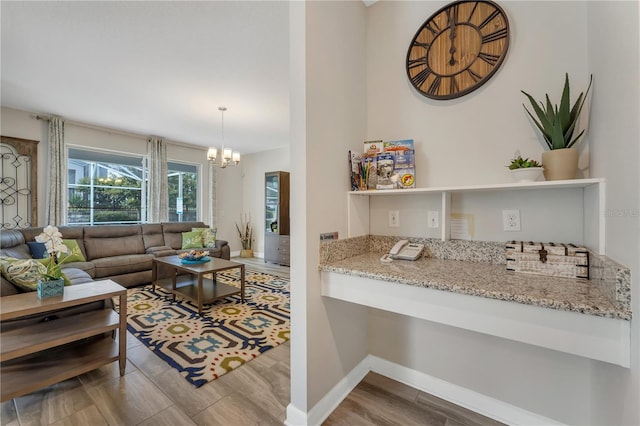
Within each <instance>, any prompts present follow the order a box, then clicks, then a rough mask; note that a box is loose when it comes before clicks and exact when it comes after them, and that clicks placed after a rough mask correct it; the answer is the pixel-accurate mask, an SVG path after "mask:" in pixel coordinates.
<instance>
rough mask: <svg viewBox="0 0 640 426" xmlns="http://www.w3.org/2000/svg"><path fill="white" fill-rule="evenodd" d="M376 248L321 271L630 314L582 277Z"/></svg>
mask: <svg viewBox="0 0 640 426" xmlns="http://www.w3.org/2000/svg"><path fill="white" fill-rule="evenodd" d="M381 256H382V254H381V253H375V252H365V253H362V254H358V255H355V256H351V257H347V258H345V259H342V260H336V261H330V262H327V263H322V264H321V265H320V270H321V271H326V272H336V273H341V274H347V275H353V276H359V277H364V278H372V279H376V280H382V281H389V282H395V283H400V284H407V285H413V286H418V287H425V288H431V289H435V290H442V291H449V292H454V293H461V294H467V295H471V296H480V297H488V298H491V299H498V300H506V301H511V302H518V303H523V304H527V305H533V306H540V307H543V308H551V309H559V310H564V311H573V312H580V313H583V314H588V315H595V316H601V317H607V318H614V319H623V320H630V319H631V312H629V311H628V310H624V309H620V308H618V307H616V306H615V305H614V304H613V303H612V302H611V301H610V300H609V299H608V298H607V297H605V296H604V295H603V294H602V293H601V292H600V291H599V290H598V288H597V287H595V286H594V285H592V283H590V282H589V281H587V280H579V279H570V278H558V277H548V276H540V275H528V274H519V273H514V272H509V271H507V270H506V268H505V265H501V264H491V263H482V262H469V261H459V260H444V259H436V258H427V257H423V258H422V259H419V260H417V261H405V260H395V261H393V262H392V263H382V262H380V257H381Z"/></svg>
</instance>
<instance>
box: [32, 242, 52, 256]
mask: <svg viewBox="0 0 640 426" xmlns="http://www.w3.org/2000/svg"><path fill="white" fill-rule="evenodd" d="M27 245H28V246H29V252H30V253H31V257H33V258H34V259H44V258H45V257H49V252H48V251H47V246H45V245H44V243H39V242H37V241H29V242H28V243H27Z"/></svg>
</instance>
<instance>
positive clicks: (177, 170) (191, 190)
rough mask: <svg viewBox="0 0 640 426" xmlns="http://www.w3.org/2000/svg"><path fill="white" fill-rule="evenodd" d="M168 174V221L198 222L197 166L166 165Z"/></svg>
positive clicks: (172, 163)
mask: <svg viewBox="0 0 640 426" xmlns="http://www.w3.org/2000/svg"><path fill="white" fill-rule="evenodd" d="M167 171H168V174H169V221H170V222H190V221H197V220H198V166H195V165H192V164H182V163H174V162H168V163H167Z"/></svg>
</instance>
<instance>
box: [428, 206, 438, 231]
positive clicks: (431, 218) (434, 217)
mask: <svg viewBox="0 0 640 426" xmlns="http://www.w3.org/2000/svg"><path fill="white" fill-rule="evenodd" d="M427 221H428V227H429V228H438V227H439V226H440V224H439V221H438V211H437V210H429V213H428V214H427Z"/></svg>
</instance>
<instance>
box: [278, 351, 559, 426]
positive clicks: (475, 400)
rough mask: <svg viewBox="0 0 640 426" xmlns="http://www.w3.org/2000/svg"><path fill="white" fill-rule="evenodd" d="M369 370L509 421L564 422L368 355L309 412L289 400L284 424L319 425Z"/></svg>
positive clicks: (530, 422) (555, 423)
mask: <svg viewBox="0 0 640 426" xmlns="http://www.w3.org/2000/svg"><path fill="white" fill-rule="evenodd" d="M369 371H373V372H375V373H378V374H381V375H383V376H385V377H388V378H390V379H393V380H396V381H398V382H401V383H404V384H406V385H408V386H411V387H413V388H416V389H419V390H421V391H423V392H426V393H429V394H431V395H434V396H437V397H438V398H442V399H444V400H446V401H449V402H451V403H453V404H456V405H459V406H461V407H464V408H467V409H469V410H472V411H474V412H476V413H479V414H482V415H484V416H487V417H489V418H492V419H494V420H497V421H499V422H502V423H506V424H509V425H523V426H524V425H532V426H533V425H563V424H564V423H561V422H558V421H556V420H553V419H549V418H547V417H544V416H541V415H538V414H536V413H532V412H530V411H527V410H523V409H522V408H519V407H516V406H514V405H511V404H508V403H506V402H503V401H500V400H498V399H495V398H491V397H488V396H486V395H483V394H481V393H478V392H475V391H472V390H470V389H467V388H463V387H461V386H458V385H454V384H453V383H449V382H446V381H444V380H441V379H438V378H436V377H433V376H430V375H428V374H425V373H422V372H420V371H417V370H412V369H410V368H408V367H405V366H402V365H400V364H396V363H393V362H391V361H387V360H385V359H382V358H379V357H376V356H373V355H367V357H366V358H365V359H363V360H362V361H361V362H360V363H359V364H358V365H357V366H356V367H355V368H354V369H353V370H351V371H350V372H349V374H347V375H346V376H345V377H344V378H343V379H342V380H340V381H339V382H338V383H337V384H336V385H335V386H334V387H333V389H331V390H330V391H329V392H328V393H327V394H326V395H325V396H324V398H322V399H321V400H320V401H319V402H318V403H317V404H316V405H315V406H314V407H313V408H312V409H311V410H309V412H308V413H305V412H303V411H301V410H299V409H297V408H296V407H294V406H293V405H291V404H289V405H288V406H287V418H286V420H285V424H286V425H289V426H306V425H320V424H321V423H322V422H323V421H324V420H326V419H327V417H329V415H331V413H332V412H333V411H334V410H335V409H336V408H337V407H338V405H340V403H341V402H342V400H344V399H345V398H346V397H347V395H349V393H350V392H351V391H352V390H353V389H354V388H355V387H356V386H357V385H358V383H360V381H361V380H362V379H363V378H364V377H365V376H366V375H367V373H369Z"/></svg>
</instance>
